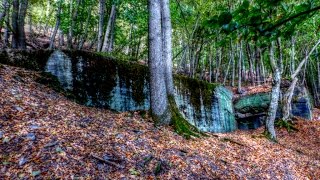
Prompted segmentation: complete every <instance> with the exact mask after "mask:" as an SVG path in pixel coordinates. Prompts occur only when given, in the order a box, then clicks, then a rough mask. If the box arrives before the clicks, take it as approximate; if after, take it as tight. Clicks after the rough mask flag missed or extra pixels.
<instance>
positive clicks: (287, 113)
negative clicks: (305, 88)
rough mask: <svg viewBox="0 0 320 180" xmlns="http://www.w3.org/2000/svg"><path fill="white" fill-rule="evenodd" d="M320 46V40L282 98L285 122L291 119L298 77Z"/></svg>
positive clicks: (300, 65)
mask: <svg viewBox="0 0 320 180" xmlns="http://www.w3.org/2000/svg"><path fill="white" fill-rule="evenodd" d="M319 44H320V40H318V42H317V43H316V44H315V45H314V46H313V48H312V49H311V50H310V52H309V53H308V54H307V55H306V56H305V58H304V59H303V60H302V61H301V62H300V64H299V65H298V67H297V69H296V70H295V71H294V73H293V74H292V75H291V79H292V82H291V84H290V87H289V88H288V90H287V91H286V92H285V94H284V96H283V98H282V113H283V120H284V121H288V120H290V119H291V101H292V96H293V93H294V88H295V86H296V84H297V81H298V78H297V76H298V75H299V73H300V72H301V69H302V67H303V66H304V65H305V64H306V62H307V60H308V59H309V57H310V56H311V55H312V53H313V52H314V51H315V50H316V49H317V47H318V45H319Z"/></svg>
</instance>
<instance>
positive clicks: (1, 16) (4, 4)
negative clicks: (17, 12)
mask: <svg viewBox="0 0 320 180" xmlns="http://www.w3.org/2000/svg"><path fill="white" fill-rule="evenodd" d="M8 6H9V3H8V0H3V1H2V8H3V11H2V12H1V13H0V22H1V24H0V26H1V28H2V22H3V19H4V18H5V17H6V15H7V12H8Z"/></svg>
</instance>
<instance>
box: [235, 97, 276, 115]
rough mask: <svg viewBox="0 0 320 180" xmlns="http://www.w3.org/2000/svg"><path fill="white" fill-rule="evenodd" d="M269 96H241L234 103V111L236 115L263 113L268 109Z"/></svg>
mask: <svg viewBox="0 0 320 180" xmlns="http://www.w3.org/2000/svg"><path fill="white" fill-rule="evenodd" d="M270 98H271V96H270V94H269V93H258V94H253V95H248V96H243V97H241V98H239V99H238V100H236V101H235V103H234V110H235V112H236V115H237V116H239V114H246V113H248V116H250V115H251V114H258V113H263V112H265V111H266V110H267V109H268V108H269V104H270V100H271V99H270Z"/></svg>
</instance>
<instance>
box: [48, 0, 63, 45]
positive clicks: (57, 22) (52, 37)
mask: <svg viewBox="0 0 320 180" xmlns="http://www.w3.org/2000/svg"><path fill="white" fill-rule="evenodd" d="M61 4H62V1H61V0H60V1H59V5H58V9H57V20H56V26H55V27H54V31H53V33H52V36H51V39H50V46H49V49H53V48H54V42H55V39H56V35H57V32H58V29H59V26H60V16H61Z"/></svg>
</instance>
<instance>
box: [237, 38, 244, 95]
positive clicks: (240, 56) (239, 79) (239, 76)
mask: <svg viewBox="0 0 320 180" xmlns="http://www.w3.org/2000/svg"><path fill="white" fill-rule="evenodd" d="M242 58H243V56H242V41H240V45H239V58H238V93H242V92H241V79H242V78H241V77H242V65H241V64H242Z"/></svg>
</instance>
